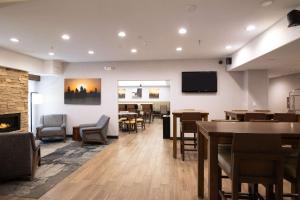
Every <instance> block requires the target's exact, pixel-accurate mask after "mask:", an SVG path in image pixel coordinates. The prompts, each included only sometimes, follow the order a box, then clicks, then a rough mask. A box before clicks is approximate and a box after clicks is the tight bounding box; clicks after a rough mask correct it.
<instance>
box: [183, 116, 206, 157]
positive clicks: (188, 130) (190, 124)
mask: <svg viewBox="0 0 300 200" xmlns="http://www.w3.org/2000/svg"><path fill="white" fill-rule="evenodd" d="M180 120H181V121H180V125H181V127H180V152H181V158H182V160H183V161H184V160H185V152H186V151H197V137H196V135H197V133H198V128H197V125H196V121H202V116H201V114H199V113H193V112H183V113H182V116H181V118H180ZM186 134H192V137H191V136H189V135H186ZM186 146H192V147H193V148H185V147H186Z"/></svg>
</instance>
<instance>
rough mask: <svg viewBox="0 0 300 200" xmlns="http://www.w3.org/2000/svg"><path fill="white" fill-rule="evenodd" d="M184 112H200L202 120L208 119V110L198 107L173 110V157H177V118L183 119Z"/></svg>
mask: <svg viewBox="0 0 300 200" xmlns="http://www.w3.org/2000/svg"><path fill="white" fill-rule="evenodd" d="M184 112H188V113H191V112H192V113H198V114H200V115H201V118H202V121H207V120H208V115H209V113H208V112H205V111H203V110H196V109H182V110H174V111H173V112H172V115H173V158H177V119H178V118H179V119H181V116H182V114H183V113H184Z"/></svg>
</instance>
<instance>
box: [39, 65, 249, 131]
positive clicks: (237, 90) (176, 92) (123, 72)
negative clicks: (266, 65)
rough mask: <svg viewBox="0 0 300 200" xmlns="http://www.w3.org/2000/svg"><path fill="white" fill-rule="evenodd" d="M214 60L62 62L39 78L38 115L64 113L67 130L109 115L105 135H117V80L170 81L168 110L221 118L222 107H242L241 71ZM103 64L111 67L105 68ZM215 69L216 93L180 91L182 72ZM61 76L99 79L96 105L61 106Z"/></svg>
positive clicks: (243, 95)
mask: <svg viewBox="0 0 300 200" xmlns="http://www.w3.org/2000/svg"><path fill="white" fill-rule="evenodd" d="M217 63H218V61H217V60H173V61H139V62H112V63H74V64H73V63H71V64H66V66H65V71H64V74H63V75H61V76H56V77H42V79H41V82H40V83H39V91H40V93H42V94H43V102H44V103H43V105H40V108H39V114H50V113H66V114H67V115H68V120H67V123H68V124H67V126H68V127H67V129H68V133H69V134H70V133H71V129H72V126H75V125H78V124H81V123H91V122H95V121H96V120H97V119H98V118H99V116H100V115H101V114H106V115H108V116H110V117H111V122H110V127H109V135H118V116H117V112H118V106H117V103H118V80H137V79H138V80H170V88H171V90H170V103H171V109H172V110H176V109H183V108H195V109H202V110H204V111H208V112H209V113H210V115H209V118H210V119H216V118H222V119H223V118H224V110H231V109H240V108H246V107H247V105H246V100H245V97H246V95H245V88H244V73H243V72H226V71H225V68H224V67H223V66H220V65H218V64H217ZM104 66H113V67H115V70H112V71H105V70H104V69H103V68H104ZM202 70H209V71H212V70H216V71H217V72H218V92H217V93H211V94H183V93H182V92H181V72H182V71H202ZM64 78H101V79H102V99H101V100H102V102H101V105H100V106H83V105H64Z"/></svg>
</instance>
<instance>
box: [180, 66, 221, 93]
mask: <svg viewBox="0 0 300 200" xmlns="http://www.w3.org/2000/svg"><path fill="white" fill-rule="evenodd" d="M217 90H218V80H217V72H216V71H202V72H182V92H194V93H195V92H217Z"/></svg>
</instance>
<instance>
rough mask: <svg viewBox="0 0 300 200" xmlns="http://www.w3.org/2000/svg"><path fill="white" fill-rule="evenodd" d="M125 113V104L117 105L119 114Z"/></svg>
mask: <svg viewBox="0 0 300 200" xmlns="http://www.w3.org/2000/svg"><path fill="white" fill-rule="evenodd" d="M120 111H126V104H119V112H120Z"/></svg>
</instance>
